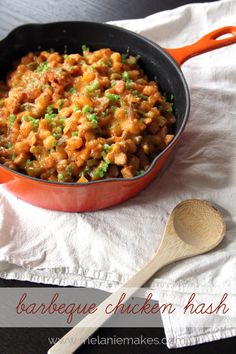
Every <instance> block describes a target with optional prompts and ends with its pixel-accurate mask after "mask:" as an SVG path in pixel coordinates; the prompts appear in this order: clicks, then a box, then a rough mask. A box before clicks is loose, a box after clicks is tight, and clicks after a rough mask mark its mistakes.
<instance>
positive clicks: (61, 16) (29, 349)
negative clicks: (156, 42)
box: [0, 0, 236, 354]
mask: <svg viewBox="0 0 236 354" xmlns="http://www.w3.org/2000/svg"><path fill="white" fill-rule="evenodd" d="M194 2H195V1H188V0H163V1H162V0H99V1H95V0H67V1H66V0H41V1H38V0H0V40H1V39H2V38H3V37H5V36H6V35H7V34H8V32H9V31H10V30H11V29H13V28H14V27H16V26H18V25H21V24H24V23H32V22H53V21H64V20H73V21H75V20H88V21H97V22H105V21H111V20H121V19H130V18H141V17H145V16H148V15H150V14H152V13H155V12H159V11H163V10H168V9H173V8H175V7H178V6H181V5H185V4H187V3H194ZM198 2H204V1H198ZM208 2H210V0H208ZM0 55H1V53H0ZM0 286H1V287H37V286H46V285H42V284H34V283H28V282H19V281H14V280H4V279H0ZM67 331H68V329H64V328H19V329H17V328H6V329H4V328H1V329H0V354H45V353H46V352H47V350H48V349H49V347H50V344H49V341H48V337H61V336H63V335H64V334H65V333H66V332H67ZM95 336H100V338H101V337H114V336H116V337H141V336H143V337H153V338H154V337H159V339H160V341H161V339H162V338H163V343H165V334H164V330H163V329H162V328H114V329H112V328H107V329H106V328H103V329H100V330H99V331H98V332H97V334H95ZM235 349H236V337H234V338H230V339H225V340H221V341H215V342H211V343H207V344H202V345H198V346H194V347H188V348H183V349H172V350H169V349H167V347H166V345H165V344H160V345H146V346H145V345H135V346H130V345H122V346H111V345H106V346H103V345H100V346H99V345H90V346H89V345H85V346H83V347H81V349H80V350H79V351H78V352H79V353H81V354H83V353H94V354H95V353H104V354H108V353H109V354H110V353H111V352H112V353H113V354H116V353H124V354H126V353H129V354H133V353H135V354H143V353H147V354H151V353H160V354H162V353H173V354H185V353H188V354H189V353H200V354H205V353H207V354H208V353H209V352H213V353H216V354H218V353H223V352H225V353H227V354H230V353H235ZM62 354H63V353H62Z"/></svg>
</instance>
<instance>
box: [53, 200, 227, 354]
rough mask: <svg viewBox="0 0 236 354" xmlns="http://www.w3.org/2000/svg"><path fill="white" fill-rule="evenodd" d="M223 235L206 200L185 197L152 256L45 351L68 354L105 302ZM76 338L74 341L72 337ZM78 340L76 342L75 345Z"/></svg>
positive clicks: (101, 317)
mask: <svg viewBox="0 0 236 354" xmlns="http://www.w3.org/2000/svg"><path fill="white" fill-rule="evenodd" d="M224 235H225V222H224V220H223V218H222V216H221V215H220V213H219V211H218V210H217V209H216V208H215V207H214V206H212V205H211V204H210V203H208V202H206V201H203V200H198V199H189V200H185V201H183V202H181V203H179V204H178V205H177V206H176V207H175V208H174V209H173V211H172V213H171V214H170V216H169V218H168V221H167V224H166V228H165V231H164V235H163V238H162V241H161V244H160V246H159V248H158V250H157V252H156V254H155V256H154V258H153V259H152V260H151V261H149V263H147V264H146V265H145V266H144V267H143V268H142V269H141V270H140V271H139V272H138V273H136V274H135V275H134V276H133V277H132V278H131V279H130V280H128V281H127V283H125V284H124V285H123V286H122V287H121V288H120V289H118V290H117V291H116V292H115V293H113V294H112V295H110V296H109V297H108V298H107V299H105V300H104V301H103V302H102V303H101V304H100V305H99V306H98V307H97V311H96V312H95V313H93V314H90V315H88V316H86V317H85V318H84V319H83V320H82V321H80V322H79V324H77V325H76V326H75V327H74V328H72V329H71V330H70V331H69V332H68V333H67V334H66V335H65V336H64V337H62V338H61V340H60V341H58V342H57V343H56V344H55V345H54V346H53V347H52V348H50V349H49V351H48V354H62V353H63V354H72V353H73V352H74V351H75V350H76V349H77V348H78V347H79V346H80V345H81V344H82V343H83V342H84V341H85V340H86V339H87V338H89V337H90V336H91V335H92V334H93V333H94V332H95V331H96V330H97V329H98V328H99V327H100V326H102V324H103V323H104V322H106V321H107V320H108V319H109V318H110V317H111V316H112V314H111V313H110V314H108V315H107V314H106V311H105V309H106V307H107V306H108V305H109V304H117V303H118V301H119V299H120V297H121V296H122V294H123V293H125V295H126V297H125V299H126V301H127V300H128V299H129V298H130V297H131V296H132V295H134V293H135V292H136V291H137V288H139V287H141V286H142V285H144V284H145V283H146V282H147V281H148V280H149V279H150V278H151V277H152V276H153V275H154V274H155V273H156V272H157V271H158V270H159V269H161V268H162V267H164V266H165V265H167V264H170V263H173V262H175V261H178V260H180V259H184V258H188V257H192V256H196V255H199V254H202V253H205V252H208V251H210V250H212V249H213V248H214V247H216V246H217V245H218V244H219V243H220V242H221V241H222V239H223V237H224ZM75 338H76V339H77V340H74V339H75ZM78 343H80V344H78Z"/></svg>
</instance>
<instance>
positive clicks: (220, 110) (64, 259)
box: [0, 0, 236, 347]
mask: <svg viewBox="0 0 236 354" xmlns="http://www.w3.org/2000/svg"><path fill="white" fill-rule="evenodd" d="M116 24H117V25H120V26H123V27H126V28H128V29H131V30H133V31H136V32H139V33H141V34H142V35H144V36H146V37H148V38H150V39H152V40H153V41H155V42H156V43H158V44H160V45H161V46H163V47H178V46H182V45H186V44H190V43H192V42H194V41H195V40H197V39H198V38H200V37H201V36H202V35H204V34H206V33H207V32H209V31H212V30H214V29H216V28H219V27H222V26H227V25H236V2H235V1H234V0H228V1H219V2H213V3H205V4H194V5H188V6H183V7H180V8H177V9H175V10H171V11H165V12H162V13H157V14H154V15H152V16H149V17H147V18H144V19H139V20H130V21H129V20H128V21H127V20H126V21H119V22H117V23H116ZM235 59H236V44H235V45H231V46H228V47H224V48H222V49H218V50H215V51H212V52H209V53H206V54H203V55H201V56H198V57H195V58H192V59H191V60H189V61H188V62H187V63H185V64H184V65H183V67H182V69H183V72H184V74H185V77H186V79H187V82H188V85H189V88H190V94H191V113H190V118H189V121H188V124H187V127H186V130H185V133H184V136H183V139H182V143H181V145H180V146H179V148H178V150H177V151H176V153H175V154H174V157H173V158H172V160H171V161H170V162H169V166H168V168H167V169H166V170H165V171H164V172H163V173H162V175H161V176H160V177H159V178H157V179H156V180H155V181H154V182H153V183H152V184H151V185H150V186H149V187H148V188H147V189H145V190H144V191H143V192H142V193H140V194H139V195H138V196H136V197H135V198H133V199H131V200H129V201H127V202H125V203H123V204H122V205H119V206H116V207H114V208H111V209H108V210H104V211H98V212H93V213H83V214H79V213H63V212H54V211H48V210H44V209H40V208H37V207H34V206H31V205H29V204H27V203H25V202H23V201H21V200H18V199H17V198H15V197H14V196H12V195H11V194H9V193H8V192H6V191H5V190H4V187H3V186H0V203H1V204H0V277H2V278H6V279H19V280H31V281H36V282H42V283H50V284H59V285H74V286H86V287H94V288H97V289H103V290H107V291H113V290H115V289H116V288H117V286H118V285H121V284H122V283H124V282H125V281H126V280H127V279H128V278H129V277H130V276H131V275H132V274H133V273H134V272H136V271H137V270H138V269H139V268H140V267H142V266H143V265H144V264H145V262H147V261H148V260H149V259H150V257H152V256H153V254H154V252H155V250H156V248H157V247H158V244H159V242H160V240H161V236H162V232H163V229H164V226H165V222H166V220H167V216H168V214H169V213H170V211H171V210H172V208H173V207H174V206H175V205H176V204H177V203H178V202H179V201H181V200H183V199H187V198H199V199H206V200H208V201H211V202H213V203H216V204H218V205H219V206H220V208H221V210H222V212H223V214H224V217H225V221H226V223H227V235H226V238H225V240H224V241H223V242H222V244H221V245H220V246H219V247H218V248H217V249H216V250H215V251H213V252H211V253H210V254H208V255H202V256H198V257H195V258H193V259H188V260H185V261H181V262H179V263H178V264H175V265H170V266H168V267H166V268H165V269H163V271H161V272H160V273H158V278H154V279H152V281H151V282H150V288H151V289H155V293H156V297H157V298H159V299H160V300H162V302H163V299H167V300H169V299H171V297H172V299H173V300H174V302H175V305H179V306H180V305H181V303H182V299H183V294H185V293H186V292H192V291H195V290H196V289H197V288H198V289H200V290H201V291H202V292H203V293H204V292H208V293H209V292H210V293H212V294H219V293H223V292H227V290H228V291H231V292H232V289H233V285H234V284H235V283H236V271H235V270H236V251H235V250H236V237H235V236H236V226H235V222H236V203H235V202H236V149H235V147H236V146H235V145H236V143H235V141H236V99H235V97H236V85H235V81H236V66H235ZM168 294H169V295H168ZM218 298H219V295H218ZM218 317H219V318H218V319H216V323H217V326H218V328H215V329H214V331H211V330H209V331H206V330H205V329H201V328H195V329H194V328H190V329H189V328H188V327H189V326H190V323H191V319H188V317H187V316H185V317H184V316H182V317H181V327H182V328H181V329H180V326H179V320H177V319H175V318H174V317H173V318H172V316H169V315H167V314H166V315H163V321H164V326H165V330H166V335H167V343H168V346H169V347H180V346H184V345H193V344H197V343H202V342H204V341H211V340H214V339H220V338H225V337H229V336H232V335H236V329H233V328H220V327H224V317H221V316H218ZM207 324H208V323H206V322H204V321H202V322H201V321H200V325H202V327H207ZM179 338H182V339H183V340H182V341H181V340H179Z"/></svg>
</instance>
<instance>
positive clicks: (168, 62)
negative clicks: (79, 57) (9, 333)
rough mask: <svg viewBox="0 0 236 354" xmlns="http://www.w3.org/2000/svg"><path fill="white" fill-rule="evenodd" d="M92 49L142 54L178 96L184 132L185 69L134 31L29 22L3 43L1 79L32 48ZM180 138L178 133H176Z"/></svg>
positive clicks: (153, 73) (144, 61)
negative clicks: (84, 45)
mask: <svg viewBox="0 0 236 354" xmlns="http://www.w3.org/2000/svg"><path fill="white" fill-rule="evenodd" d="M82 44H86V45H88V46H89V47H90V49H91V50H96V49H100V48H107V47H109V48H111V49H112V50H116V51H119V52H121V53H126V51H127V50H128V51H129V52H130V54H132V55H137V54H139V55H140V56H141V59H140V65H141V66H142V68H143V69H144V71H145V72H146V73H147V74H148V76H149V78H150V79H154V80H155V81H157V83H158V84H159V86H160V88H161V90H162V92H165V93H166V94H167V98H170V96H171V94H173V95H174V108H175V115H176V118H177V123H176V127H175V134H176V135H179V133H180V132H181V131H182V129H183V127H184V125H185V123H186V120H187V117H188V112H189V92H188V88H187V84H186V82H185V79H184V77H183V74H182V71H181V70H180V68H179V67H178V66H177V64H176V63H175V62H174V60H173V59H172V58H170V56H169V55H167V54H166V52H165V51H164V50H163V49H162V48H161V47H159V46H157V45H156V44H154V43H153V42H151V41H149V40H147V39H145V38H143V37H141V36H139V35H136V34H134V33H132V32H130V31H127V30H125V29H122V28H118V27H115V26H111V25H106V24H100V23H94V22H58V23H49V24H43V25H42V24H29V25H23V26H21V27H18V28H16V29H15V30H13V31H12V32H11V33H10V34H9V35H8V36H7V37H6V38H5V39H4V40H2V41H1V42H0V79H4V78H5V76H6V73H7V72H8V71H9V70H11V68H12V63H13V62H15V61H16V60H17V59H19V58H20V57H22V56H23V55H25V54H27V53H28V52H29V51H36V50H48V49H54V50H56V51H59V52H61V53H63V52H68V53H76V52H77V53H78V52H81V45H82ZM176 138H177V136H176Z"/></svg>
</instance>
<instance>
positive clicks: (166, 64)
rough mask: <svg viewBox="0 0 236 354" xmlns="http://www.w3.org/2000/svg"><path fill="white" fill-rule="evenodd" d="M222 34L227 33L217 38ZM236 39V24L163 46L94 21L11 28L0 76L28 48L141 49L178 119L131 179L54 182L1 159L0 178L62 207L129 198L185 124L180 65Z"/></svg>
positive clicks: (20, 193) (30, 198)
mask: <svg viewBox="0 0 236 354" xmlns="http://www.w3.org/2000/svg"><path fill="white" fill-rule="evenodd" d="M224 34H230V35H231V36H230V37H228V38H222V39H217V38H219V37H220V36H222V35H224ZM234 42H236V27H233V26H229V27H224V28H221V29H218V30H216V31H214V32H211V33H209V34H208V35H206V36H204V37H203V38H202V39H200V40H199V41H198V42H196V43H194V44H192V45H189V46H186V47H183V48H177V49H163V48H161V47H159V46H158V45H156V44H155V43H153V42H151V41H150V40H148V39H146V38H144V37H142V36H140V35H137V34H135V33H133V32H130V31H128V30H125V29H122V28H119V27H116V26H111V25H107V24H100V23H93V22H58V23H50V24H43V25H41V24H30V25H24V26H21V27H18V28H16V29H15V30H13V31H12V32H11V33H10V34H9V35H8V36H7V37H6V38H5V39H4V40H2V41H1V42H0V53H1V54H0V78H1V79H3V78H4V77H5V75H6V73H7V72H8V71H9V70H10V69H11V67H12V63H13V62H14V61H15V60H16V59H18V58H20V57H21V56H23V55H25V54H26V53H27V52H29V51H34V50H47V49H50V48H53V49H54V50H57V51H59V52H64V51H65V50H66V51H67V52H68V53H73V52H80V50H81V45H82V44H84V43H85V44H87V45H88V46H89V47H90V48H91V50H96V49H100V48H104V47H109V48H111V49H113V50H116V51H119V52H122V53H125V52H126V51H127V49H128V48H129V51H130V54H133V55H137V54H140V55H141V61H140V64H141V66H142V68H143V69H144V70H145V72H146V73H147V74H148V76H149V78H150V79H154V80H156V81H157V82H158V84H159V85H160V87H161V89H162V91H163V92H166V93H167V97H170V95H171V94H173V95H174V97H175V102H174V107H175V116H176V118H177V123H176V127H175V137H174V139H173V140H172V141H171V143H170V144H169V145H168V146H167V148H166V149H165V150H164V151H163V152H162V153H160V154H159V155H158V156H157V157H156V158H155V159H154V160H153V162H152V164H151V165H150V167H149V168H148V170H147V171H146V172H145V173H144V174H143V175H141V176H138V177H134V178H131V179H118V178H112V179H106V180H100V181H94V182H88V183H57V182H56V183H55V182H49V181H43V180H40V179H36V178H32V177H29V176H26V175H23V174H21V173H19V172H15V171H12V170H10V169H9V168H7V167H5V166H2V165H0V183H3V184H4V186H5V188H7V189H8V190H9V191H10V192H12V193H13V194H14V195H15V196H17V197H18V198H21V199H23V200H25V201H27V202H29V203H31V204H34V205H37V206H40V207H43V208H47V209H52V210H61V211H73V212H76V211H91V210H97V209H102V208H107V207H110V206H112V205H115V204H118V203H121V202H123V201H124V200H127V199H129V198H131V197H132V196H134V195H135V194H137V193H138V192H140V191H141V190H142V189H144V188H145V187H146V186H147V185H148V184H149V183H150V182H151V181H152V180H153V179H154V178H155V177H156V176H157V174H158V173H159V171H160V170H161V168H162V167H163V165H164V162H165V161H166V159H167V157H168V155H169V154H170V153H171V151H172V150H173V149H174V147H175V145H176V144H177V142H178V141H179V138H180V136H181V134H182V132H183V130H184V127H185V124H186V122H187V119H188V115H189V108H190V99H189V90H188V87H187V84H186V81H185V79H184V76H183V74H182V71H181V69H180V68H179V65H181V64H182V63H183V62H184V61H185V60H187V59H189V58H190V57H192V56H194V55H198V54H201V53H204V52H206V51H209V50H212V49H216V48H219V47H222V46H225V45H229V44H232V43H234Z"/></svg>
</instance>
